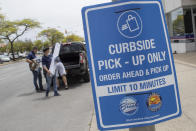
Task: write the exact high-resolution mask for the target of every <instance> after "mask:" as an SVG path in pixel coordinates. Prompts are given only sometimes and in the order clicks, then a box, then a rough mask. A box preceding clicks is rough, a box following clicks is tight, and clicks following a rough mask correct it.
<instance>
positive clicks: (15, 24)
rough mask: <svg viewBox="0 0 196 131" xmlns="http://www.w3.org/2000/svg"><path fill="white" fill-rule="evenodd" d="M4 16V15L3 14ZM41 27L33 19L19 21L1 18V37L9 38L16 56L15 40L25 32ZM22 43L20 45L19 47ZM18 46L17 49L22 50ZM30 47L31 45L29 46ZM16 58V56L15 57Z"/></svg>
mask: <svg viewBox="0 0 196 131" xmlns="http://www.w3.org/2000/svg"><path fill="white" fill-rule="evenodd" d="M1 17H2V18H3V16H1ZM38 27H40V23H39V22H37V21H34V20H31V19H23V20H20V21H19V20H17V21H9V20H5V19H4V20H1V23H0V39H4V40H7V41H8V42H9V43H10V46H11V52H12V53H13V57H14V42H15V40H17V39H18V38H19V37H21V36H22V35H24V33H25V32H27V31H29V30H31V29H34V28H38ZM19 46H20V45H18V47H19ZM18 47H16V50H21V49H20V48H18ZM28 48H30V47H28ZM14 60H15V57H14Z"/></svg>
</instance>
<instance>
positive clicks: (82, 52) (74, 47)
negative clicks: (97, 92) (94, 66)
mask: <svg viewBox="0 0 196 131" xmlns="http://www.w3.org/2000/svg"><path fill="white" fill-rule="evenodd" d="M59 57H60V59H61V61H62V63H63V64H64V66H65V69H66V71H67V77H68V79H69V77H72V76H80V77H81V78H83V80H84V81H85V82H89V81H90V76H89V70H88V60H87V54H86V47H85V45H84V44H83V43H82V42H72V43H69V44H64V45H62V46H61V49H60V53H59Z"/></svg>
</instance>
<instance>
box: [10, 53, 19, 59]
mask: <svg viewBox="0 0 196 131" xmlns="http://www.w3.org/2000/svg"><path fill="white" fill-rule="evenodd" d="M9 57H10V59H13V55H12V53H9ZM14 57H15V59H18V58H19V56H18V54H16V53H14Z"/></svg>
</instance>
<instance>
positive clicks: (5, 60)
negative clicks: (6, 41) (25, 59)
mask: <svg viewBox="0 0 196 131" xmlns="http://www.w3.org/2000/svg"><path fill="white" fill-rule="evenodd" d="M0 59H1V61H3V62H9V61H10V58H9V56H5V55H0Z"/></svg>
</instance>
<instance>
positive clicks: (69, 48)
mask: <svg viewBox="0 0 196 131" xmlns="http://www.w3.org/2000/svg"><path fill="white" fill-rule="evenodd" d="M78 51H85V49H84V47H83V45H82V44H80V43H71V44H70V45H64V46H62V48H61V52H78Z"/></svg>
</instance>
